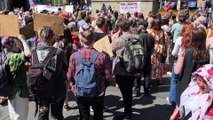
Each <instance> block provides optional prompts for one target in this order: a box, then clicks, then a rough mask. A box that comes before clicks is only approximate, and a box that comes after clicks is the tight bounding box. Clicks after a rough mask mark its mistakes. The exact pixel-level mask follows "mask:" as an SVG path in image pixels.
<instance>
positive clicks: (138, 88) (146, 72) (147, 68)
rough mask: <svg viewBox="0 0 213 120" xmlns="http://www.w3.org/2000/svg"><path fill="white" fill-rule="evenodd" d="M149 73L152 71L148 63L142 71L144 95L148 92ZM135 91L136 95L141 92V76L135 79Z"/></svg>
mask: <svg viewBox="0 0 213 120" xmlns="http://www.w3.org/2000/svg"><path fill="white" fill-rule="evenodd" d="M151 71H152V65H151V62H148V63H147V64H146V65H145V67H144V70H143V76H144V81H143V89H144V92H145V93H148V92H149V86H150V84H149V83H150V76H151ZM135 91H136V92H137V93H140V91H141V75H138V76H136V77H135Z"/></svg>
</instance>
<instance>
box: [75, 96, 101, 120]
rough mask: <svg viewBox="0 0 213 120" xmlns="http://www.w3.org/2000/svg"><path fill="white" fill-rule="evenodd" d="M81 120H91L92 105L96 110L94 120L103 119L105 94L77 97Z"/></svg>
mask: <svg viewBox="0 0 213 120" xmlns="http://www.w3.org/2000/svg"><path fill="white" fill-rule="evenodd" d="M76 100H77V104H78V108H79V113H80V120H90V106H92V108H93V110H94V120H103V106H104V95H102V96H98V97H77V98H76Z"/></svg>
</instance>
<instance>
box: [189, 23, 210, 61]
mask: <svg viewBox="0 0 213 120" xmlns="http://www.w3.org/2000/svg"><path fill="white" fill-rule="evenodd" d="M190 49H191V51H192V56H193V60H194V61H195V62H196V63H204V62H207V61H208V60H209V53H208V50H207V49H206V32H205V30H204V29H203V28H201V27H198V28H194V29H193V30H192V43H191V47H190Z"/></svg>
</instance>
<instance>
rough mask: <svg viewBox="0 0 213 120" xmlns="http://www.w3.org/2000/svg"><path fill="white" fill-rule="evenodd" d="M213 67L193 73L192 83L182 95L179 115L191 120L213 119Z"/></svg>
mask: <svg viewBox="0 0 213 120" xmlns="http://www.w3.org/2000/svg"><path fill="white" fill-rule="evenodd" d="M212 97H213V65H212V64H206V65H203V66H201V67H200V68H199V69H197V70H196V71H195V72H194V73H192V77H191V82H190V83H189V85H188V87H187V88H186V90H185V91H184V92H183V93H182V95H181V102H180V107H179V113H181V114H180V116H181V117H182V118H184V117H185V118H186V116H189V117H188V118H186V119H189V120H212V119H213V114H212V112H213V104H212V100H213V99H212Z"/></svg>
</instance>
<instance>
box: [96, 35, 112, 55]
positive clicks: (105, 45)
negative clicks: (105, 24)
mask: <svg viewBox="0 0 213 120" xmlns="http://www.w3.org/2000/svg"><path fill="white" fill-rule="evenodd" d="M93 47H94V48H95V49H96V50H98V51H99V52H105V53H107V54H108V55H109V56H110V57H112V56H113V53H112V47H111V44H110V42H109V37H108V35H107V36H105V37H103V38H101V39H100V40H98V41H97V42H95V43H94V45H93Z"/></svg>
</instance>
